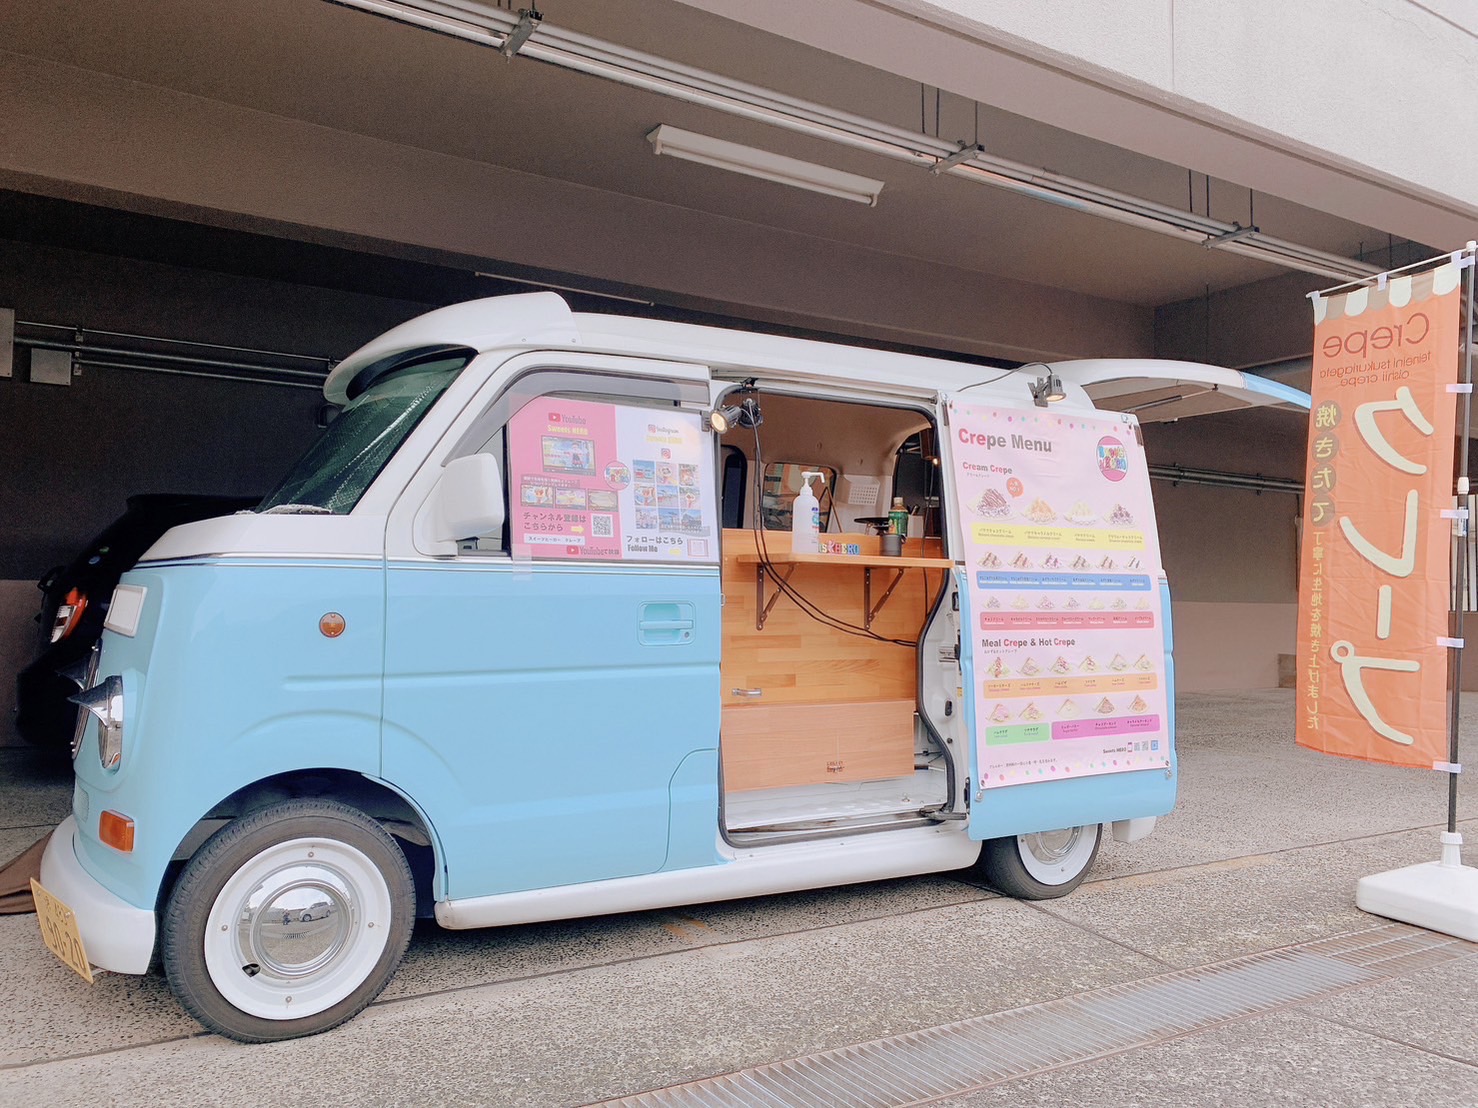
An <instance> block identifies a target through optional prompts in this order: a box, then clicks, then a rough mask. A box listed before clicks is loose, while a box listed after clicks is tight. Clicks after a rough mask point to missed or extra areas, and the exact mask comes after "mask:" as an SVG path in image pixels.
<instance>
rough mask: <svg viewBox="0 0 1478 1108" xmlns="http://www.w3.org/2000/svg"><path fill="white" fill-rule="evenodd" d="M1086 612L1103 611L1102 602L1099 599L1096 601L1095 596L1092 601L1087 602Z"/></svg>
mask: <svg viewBox="0 0 1478 1108" xmlns="http://www.w3.org/2000/svg"><path fill="white" fill-rule="evenodd" d="M1088 610H1089V611H1090V612H1101V611H1103V601H1102V600H1100V599H1098V597H1096V596H1095V597H1094V598H1093V599H1092V600H1090V601H1088Z"/></svg>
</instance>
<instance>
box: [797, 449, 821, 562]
mask: <svg viewBox="0 0 1478 1108" xmlns="http://www.w3.org/2000/svg"><path fill="white" fill-rule="evenodd" d="M812 477H824V475H823V474H821V473H818V472H816V471H815V470H810V469H805V470H802V471H801V489H800V492H798V493H796V494H795V503H794V504H793V505H792V506H791V513H790V551H791V553H792V554H818V553H820V551H821V505H820V503H819V502H818V501H817V499H816V494H815V493H814V492H812V491H811V478H812Z"/></svg>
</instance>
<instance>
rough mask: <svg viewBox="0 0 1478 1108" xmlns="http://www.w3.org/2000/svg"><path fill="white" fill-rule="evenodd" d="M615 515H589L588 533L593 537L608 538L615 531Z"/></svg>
mask: <svg viewBox="0 0 1478 1108" xmlns="http://www.w3.org/2000/svg"><path fill="white" fill-rule="evenodd" d="M615 518H616V517H615V516H606V515H593V516H591V517H590V534H591V536H592V537H593V538H597V539H608V538H610V537H611V536H612V535H614V534H615V533H616V528H615Z"/></svg>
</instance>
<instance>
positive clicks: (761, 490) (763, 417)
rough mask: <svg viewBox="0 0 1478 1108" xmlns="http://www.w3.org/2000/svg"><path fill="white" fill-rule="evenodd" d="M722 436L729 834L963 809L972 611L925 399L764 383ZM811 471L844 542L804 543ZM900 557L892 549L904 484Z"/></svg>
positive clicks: (897, 822) (743, 393) (791, 833)
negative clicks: (886, 398)
mask: <svg viewBox="0 0 1478 1108" xmlns="http://www.w3.org/2000/svg"><path fill="white" fill-rule="evenodd" d="M740 399H749V400H752V401H753V402H754V403H753V404H752V405H750V406H749V407H750V409H751V411H753V410H756V409H757V411H758V413H759V422H758V425H753V424H754V423H755V420H754V419H753V418H750V419H744V418H742V417H741V419H740V421H739V425H738V426H736V427H731V428H730V429H729V430H728V432H727V433H726V434H725V435H724V436H723V438H722V440H721V441H722V443H723V456H722V469H721V473H722V477H721V489H722V508H721V512H722V517H723V519H724V521H725V528H724V534H723V592H724V609H723V612H724V615H723V670H722V682H723V684H722V688H723V722H722V737H721V743H720V746H721V759H722V773H723V788H722V811H723V823H724V830H725V833H726V835H727V836H728V838H729V839H730V841H732V842H735V843H736V844H743V845H758V844H760V843H767V842H777V841H793V840H795V839H797V838H808V837H822V836H826V835H832V834H839V833H855V832H858V831H863V830H881V829H885V828H890V827H898V826H906V825H915V824H919V823H924V822H930V821H940V820H948V819H960V818H963V813H962V812H961V813H957V812H955V811H954V808H955V806H956V805H955V797H956V796H957V794H958V789H957V787H956V782H957V775H958V774H963V773H964V772H967V771H966V769H965V768H964V767H965V766H966V765H967V764H968V761H967V757H966V754H965V746H964V741H965V731H964V728H963V727H962V725H961V718H962V712H961V698H962V694H961V689H960V685H961V680H960V668H959V613H958V601H957V598H956V596H955V591H954V585H953V577H952V575H951V573H950V566H951V563H950V561H949V559H948V558H947V557H946V550H945V539H944V537H943V536H944V535H945V534H946V533H947V529H946V528H945V526H944V517H943V513H944V511H945V505H944V503H943V498H942V496H941V495H940V476H939V461H938V456H937V450H936V447H935V444H936V442H937V433H936V428H935V427H934V424H933V420H932V418H931V416H930V415H929V413H928V412H927V411H925V410H924V409H923V408H921V407H918V408H914V407H904V406H896V407H895V406H884V405H879V404H868V403H856V402H851V401H844V400H832V399H819V398H816V397H809V396H804V395H798V394H796V393H793V392H785V391H778V390H772V389H769V388H765V387H764V386H760V387H758V388H754V389H740V390H737V391H736V392H731V393H730V394H729V395H728V397H726V399H725V401H724V402H725V403H727V404H736V403H737V402H739V400H740ZM805 470H813V471H820V472H821V473H823V474H824V475H825V477H824V480H825V488H824V490H822V489H820V488H817V487H816V485H815V484H813V486H812V487H813V489H814V490H815V491H816V493H817V498H818V501H819V506H820V516H821V536H820V537H821V539H822V541H823V542H825V543H826V544H828V546H829V548H830V550H831V553H828V554H826V555H805V554H802V555H796V554H795V553H793V552H792V543H791V533H790V528H791V505H792V501H793V500H794V498H795V495H796V493H797V492H798V491H799V489H800V486H801V482H802V478H801V473H802V471H805ZM895 495H896V496H901V497H902V498H903V500H904V504H905V506H906V507H907V508H908V510H909V521H910V522H909V534H908V536H907V538H906V539H905V541H904V543H903V552H902V554H901V555H897V556H892V555H885V554H883V553H882V551H881V544H882V540H881V537H880V531H881V530H882V529H883V528H884V527H885V526H886V523H887V518H886V517H887V515H888V510H889V507H890V506H891V505H892V503H893V497H894V496H895Z"/></svg>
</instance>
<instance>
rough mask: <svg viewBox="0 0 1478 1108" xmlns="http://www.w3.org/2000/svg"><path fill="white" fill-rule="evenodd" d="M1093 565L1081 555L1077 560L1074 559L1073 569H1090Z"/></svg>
mask: <svg viewBox="0 0 1478 1108" xmlns="http://www.w3.org/2000/svg"><path fill="white" fill-rule="evenodd" d="M1092 564H1093V563H1092V562H1090V561H1088V559H1087V558H1085V557H1083V555H1081V554H1079V555H1078V556H1077V557H1076V558H1074V559H1073V564H1072V568H1073V569H1088V568H1089V567H1090V566H1091V565H1092Z"/></svg>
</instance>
